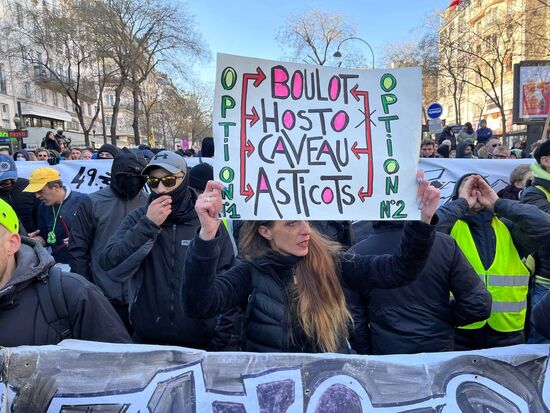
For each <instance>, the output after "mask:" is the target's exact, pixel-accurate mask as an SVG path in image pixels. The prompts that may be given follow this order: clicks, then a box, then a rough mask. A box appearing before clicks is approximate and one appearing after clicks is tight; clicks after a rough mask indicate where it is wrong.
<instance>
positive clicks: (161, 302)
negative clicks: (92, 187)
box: [99, 191, 234, 348]
mask: <svg viewBox="0 0 550 413" xmlns="http://www.w3.org/2000/svg"><path fill="white" fill-rule="evenodd" d="M195 201H196V194H195V193H194V192H193V191H188V195H187V198H186V200H185V201H184V202H182V203H181V204H180V206H179V209H178V210H177V211H173V212H172V214H174V213H176V214H177V215H178V218H177V219H173V220H170V217H169V219H168V220H167V221H165V223H164V224H162V225H161V226H160V227H159V226H158V225H156V224H155V223H154V222H152V221H151V220H149V219H148V218H147V216H146V214H147V208H148V205H145V206H143V207H140V208H137V209H135V210H134V211H132V212H131V213H130V214H129V215H128V216H127V217H126V219H124V221H123V222H122V223H121V224H120V226H119V228H118V230H117V231H116V232H115V234H114V235H113V236H112V237H111V238H110V239H109V241H108V242H107V244H106V245H105V247H104V248H103V250H102V251H101V252H100V259H99V263H100V265H101V266H102V267H103V269H104V270H105V271H106V272H107V274H108V276H109V277H110V278H111V279H113V281H117V282H125V281H128V301H129V306H130V321H131V323H132V326H133V327H134V331H135V333H137V334H138V335H139V336H140V337H141V338H142V339H143V340H144V341H146V342H152V343H157V344H170V345H180V346H188V347H200V348H205V347H208V346H209V345H210V342H211V340H212V338H213V336H214V334H215V332H216V323H217V322H218V319H217V316H218V314H219V313H215V314H212V315H211V318H210V319H208V320H194V319H192V318H190V317H189V316H188V315H187V313H186V312H185V311H184V308H183V304H182V302H181V300H180V294H181V288H182V284H183V279H184V277H185V267H184V263H185V257H186V255H187V252H188V246H189V243H190V241H191V239H192V238H193V236H194V235H195V232H196V230H197V228H198V227H199V226H200V224H199V219H198V217H197V214H196V213H195V210H194V205H195ZM220 250H221V251H220V254H219V256H218V259H216V262H215V263H214V264H213V265H214V267H215V268H216V269H217V270H219V271H222V270H225V269H227V268H229V267H230V266H231V265H232V264H233V262H234V255H233V246H232V245H231V241H230V239H229V236H228V234H227V231H225V227H224V228H223V230H222V235H221V241H220Z"/></svg>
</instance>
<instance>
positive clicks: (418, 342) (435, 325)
mask: <svg viewBox="0 0 550 413" xmlns="http://www.w3.org/2000/svg"><path fill="white" fill-rule="evenodd" d="M402 232H403V224H402V223H401V222H379V223H376V224H375V225H374V233H373V234H372V235H371V236H370V237H368V238H367V239H365V240H363V241H361V242H359V243H358V244H356V245H354V246H353V247H352V248H351V249H350V252H354V253H357V254H360V255H367V254H373V255H378V254H389V253H392V252H393V251H394V250H395V246H396V245H399V242H400V240H401V237H402ZM450 293H452V296H453V298H454V299H453V300H452V301H451V300H450V299H449V298H450ZM363 298H364V300H363V305H364V306H365V307H366V308H367V311H368V317H369V321H370V333H371V334H370V335H371V344H372V354H412V353H422V352H436V351H453V350H454V327H458V326H464V325H467V324H470V323H473V322H476V321H482V320H485V319H487V318H489V315H490V314H491V302H492V298H491V294H489V292H487V290H486V288H485V286H484V285H483V283H482V282H481V280H480V279H479V277H478V275H477V274H476V272H475V271H474V269H473V268H472V266H471V265H470V264H469V263H468V261H467V260H466V258H465V257H464V254H463V253H462V251H461V250H460V248H459V247H458V245H457V244H456V242H455V241H454V240H453V239H452V238H451V237H450V236H448V235H445V234H441V233H438V234H436V237H435V240H434V245H433V248H432V251H431V253H430V256H429V258H428V261H427V262H426V266H425V267H424V270H423V271H422V274H421V275H420V276H419V277H418V279H416V280H415V281H413V282H411V283H410V284H407V285H406V286H403V287H400V288H392V289H372V290H369V291H368V294H363ZM357 324H358V323H355V325H357ZM361 344H362V346H361ZM365 344H366V343H358V345H356V346H355V347H354V349H355V350H357V352H359V353H364V349H365V347H364V346H365Z"/></svg>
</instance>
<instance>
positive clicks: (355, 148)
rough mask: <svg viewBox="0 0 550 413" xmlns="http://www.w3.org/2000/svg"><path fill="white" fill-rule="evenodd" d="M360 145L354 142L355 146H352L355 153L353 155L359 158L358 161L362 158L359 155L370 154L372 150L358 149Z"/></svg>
mask: <svg viewBox="0 0 550 413" xmlns="http://www.w3.org/2000/svg"><path fill="white" fill-rule="evenodd" d="M357 146H358V143H357V142H354V143H353V145H351V151H352V152H353V154H354V155H355V156H356V157H357V159H361V157H360V156H359V154H362V153H364V154H370V150H369V149H367V148H358V147H357Z"/></svg>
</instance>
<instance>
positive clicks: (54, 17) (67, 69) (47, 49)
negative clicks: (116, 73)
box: [4, 2, 106, 146]
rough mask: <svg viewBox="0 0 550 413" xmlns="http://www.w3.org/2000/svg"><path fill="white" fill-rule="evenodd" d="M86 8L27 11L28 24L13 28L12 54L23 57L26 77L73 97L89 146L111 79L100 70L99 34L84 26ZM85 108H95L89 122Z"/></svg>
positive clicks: (44, 7)
mask: <svg viewBox="0 0 550 413" xmlns="http://www.w3.org/2000/svg"><path fill="white" fill-rule="evenodd" d="M81 4H82V3H79V2H64V3H62V4H59V5H57V6H56V7H55V8H52V7H49V6H47V5H46V4H43V5H42V6H36V5H34V4H32V5H29V7H27V8H24V9H23V11H22V13H23V15H24V21H25V23H24V24H14V25H13V26H12V27H10V28H9V29H10V30H11V31H12V33H13V34H14V35H13V36H12V40H11V41H10V44H11V52H10V53H11V54H13V55H17V54H19V55H20V56H21V58H22V60H23V61H24V67H23V68H22V69H23V70H22V73H21V75H23V76H29V77H30V78H32V79H33V80H34V81H35V82H36V83H37V84H38V85H42V86H44V87H47V88H49V89H52V90H54V92H56V91H59V92H61V93H62V94H64V95H66V96H68V98H69V99H70V101H71V103H72V105H73V108H74V111H75V113H76V116H77V118H78V121H79V123H80V126H81V128H82V131H83V134H84V141H85V144H86V146H89V145H90V132H91V130H92V129H93V128H94V125H95V122H96V120H97V117H98V115H99V112H100V105H99V101H98V96H101V92H102V90H103V88H104V86H105V80H106V77H105V76H103V75H102V73H101V71H100V70H99V66H98V54H97V50H96V49H95V47H94V41H93V37H94V32H93V31H91V30H89V27H87V25H86V23H85V22H86V19H87V16H86V11H85V8H82V7H81ZM16 7H21V5H16ZM52 22H55V24H52ZM19 23H21V22H19ZM5 29H6V28H4V30H5ZM85 102H86V103H87V104H92V105H94V106H95V109H94V111H93V115H91V114H90V113H89V114H88V115H91V120H87V119H86V118H87V117H88V118H89V117H90V116H86V110H85V105H84V103H85Z"/></svg>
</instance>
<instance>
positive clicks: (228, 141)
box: [213, 54, 422, 220]
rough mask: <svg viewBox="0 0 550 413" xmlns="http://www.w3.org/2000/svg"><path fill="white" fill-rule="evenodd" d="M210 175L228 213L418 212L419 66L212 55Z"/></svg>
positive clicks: (375, 215) (344, 216)
mask: <svg viewBox="0 0 550 413" xmlns="http://www.w3.org/2000/svg"><path fill="white" fill-rule="evenodd" d="M216 79H217V81H216V94H215V105H214V124H213V128H214V139H215V146H216V152H215V163H214V170H215V177H216V178H217V179H218V180H220V181H222V182H223V183H224V184H225V186H226V190H225V191H224V192H223V199H224V208H225V209H224V213H225V216H227V217H229V218H233V219H249V220H260V219H317V220H326V219H332V220H338V219H340V220H351V219H419V217H420V213H419V211H418V208H417V203H416V188H417V185H416V179H415V171H416V164H417V161H418V148H419V144H420V128H421V115H422V107H421V73H420V69H418V68H402V69H391V70H389V69H388V70H352V69H343V68H335V67H325V66H310V65H305V64H297V63H282V62H274V61H268V60H259V59H252V58H245V57H238V56H231V55H224V54H218V62H217V77H216Z"/></svg>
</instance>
